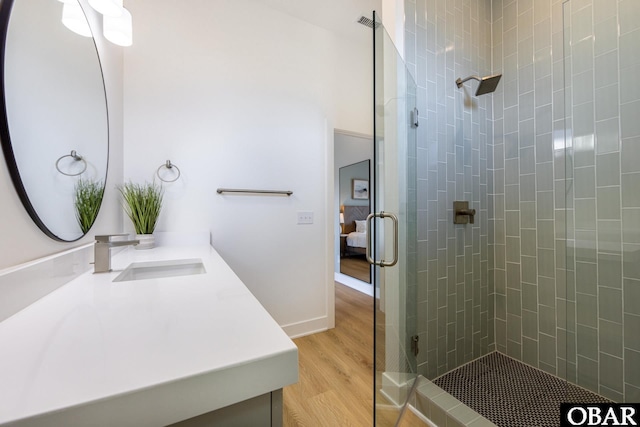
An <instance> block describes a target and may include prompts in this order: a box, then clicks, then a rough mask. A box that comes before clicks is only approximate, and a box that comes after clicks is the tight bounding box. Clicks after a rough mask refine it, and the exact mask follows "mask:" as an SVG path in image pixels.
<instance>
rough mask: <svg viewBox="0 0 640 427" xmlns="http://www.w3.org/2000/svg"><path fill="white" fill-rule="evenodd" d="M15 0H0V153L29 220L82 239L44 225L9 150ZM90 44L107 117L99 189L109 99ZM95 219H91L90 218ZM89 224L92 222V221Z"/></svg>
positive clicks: (52, 234) (44, 231)
mask: <svg viewBox="0 0 640 427" xmlns="http://www.w3.org/2000/svg"><path fill="white" fill-rule="evenodd" d="M14 1H15V0H0V95H1V96H0V145H2V153H3V155H4V159H5V162H6V164H7V168H8V169H9V174H10V175H11V181H12V182H13V187H14V188H15V190H16V193H18V197H19V198H20V201H22V205H23V206H24V208H25V209H26V211H27V213H28V214H29V216H30V217H31V219H32V220H33V222H34V223H35V224H36V225H37V226H38V228H40V230H41V231H42V232H43V233H44V234H46V235H47V236H48V237H50V238H51V239H53V240H55V241H58V242H75V241H78V240H80V239H82V238H83V237H84V236H86V234H87V233H82V234H81V235H80V237H78V238H77V239H73V240H65V239H62V238H60V237H58V236H57V235H56V234H54V233H53V232H52V231H51V230H50V229H49V227H47V226H46V225H45V223H44V222H43V221H42V219H41V218H40V216H39V215H38V213H37V212H36V210H35V208H34V207H33V204H32V203H31V200H29V195H28V194H27V191H26V189H25V187H24V184H23V182H22V178H21V177H20V170H19V169H18V164H17V162H16V158H15V155H14V152H13V147H12V144H11V135H10V132H9V120H8V115H7V104H6V99H5V72H4V65H5V51H6V43H7V31H8V29H9V20H10V18H11V10H12V9H13V4H14ZM92 41H93V45H94V48H95V52H96V57H97V60H98V65H99V67H100V77H101V79H102V88H103V91H104V99H105V113H106V121H107V154H106V155H107V161H106V165H105V173H104V186H103V189H106V184H107V177H108V173H109V148H110V147H109V145H110V140H111V135H110V129H109V102H108V100H107V89H106V86H105V81H104V71H103V68H102V61H101V60H100V54H99V52H98V47H97V46H96V42H95V39H94V38H93V37H92ZM103 201H104V198H103V199H102V200H101V201H100V207H99V208H98V212H100V209H101V208H102V202H103ZM94 223H95V220H94ZM92 226H93V224H92Z"/></svg>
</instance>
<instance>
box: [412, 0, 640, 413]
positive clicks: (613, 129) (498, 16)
mask: <svg viewBox="0 0 640 427" xmlns="http://www.w3.org/2000/svg"><path fill="white" fill-rule="evenodd" d="M405 9H406V10H405V12H406V23H407V25H406V33H405V38H406V40H407V41H408V42H407V43H406V47H407V50H406V52H405V54H406V55H405V56H406V58H405V59H406V60H407V62H408V65H409V68H410V70H411V71H412V73H413V75H414V76H417V85H418V93H419V98H420V97H425V99H424V101H422V103H423V104H422V105H423V107H422V108H421V109H420V115H421V116H422V117H421V118H422V119H423V122H422V123H424V124H426V125H425V126H421V128H420V129H419V136H418V158H419V159H422V161H421V162H420V164H419V167H418V171H417V176H418V181H419V182H418V210H419V217H420V218H423V220H421V221H420V224H421V226H423V225H424V227H425V230H420V231H419V233H420V242H419V244H418V257H419V259H420V260H421V262H420V263H419V273H418V278H419V280H418V288H419V289H418V295H419V303H420V309H424V308H425V307H426V308H427V310H429V313H427V314H426V315H419V316H418V318H419V319H420V324H419V325H418V331H419V333H420V335H421V338H422V339H424V340H425V342H427V349H426V352H427V354H426V355H424V356H422V357H421V360H420V364H419V372H420V373H422V374H423V375H425V376H427V377H428V378H431V379H432V378H434V377H435V376H438V375H440V374H442V373H443V372H446V371H448V370H451V369H453V368H455V367H456V366H458V365H460V364H462V363H465V362H467V361H469V360H471V359H472V358H477V357H479V356H481V355H483V354H486V353H487V352H489V351H492V350H494V349H497V350H499V351H501V352H504V353H506V354H508V355H510V356H512V357H515V358H517V359H520V360H522V361H524V362H525V363H528V364H530V365H532V366H536V367H539V368H540V369H543V370H545V371H547V372H549V373H552V374H555V375H558V376H560V377H562V378H566V379H568V380H569V381H571V382H574V383H576V384H578V385H581V386H583V387H586V388H588V389H590V390H593V391H595V392H597V393H600V394H602V395H604V396H605V397H608V398H611V399H614V400H617V401H634V400H635V401H638V400H640V368H639V366H640V338H638V337H640V335H639V334H638V333H637V331H638V330H639V329H640V308H639V307H640V191H638V189H639V188H640V119H639V118H640V79H639V78H638V75H640V19H638V17H640V2H639V1H637V0H617V1H616V0H567V1H563V0H535V1H532V0H493V1H491V0H455V1H451V0H405ZM495 72H502V73H503V77H502V81H501V82H500V84H499V86H498V89H497V91H496V92H495V93H494V94H493V95H485V96H480V97H475V96H473V93H474V89H475V84H476V83H475V82H470V83H467V84H466V85H465V88H464V89H457V88H456V86H455V83H454V81H455V79H456V78H458V77H466V76H467V75H470V74H478V75H487V74H490V73H495ZM565 120H566V121H565ZM565 141H566V144H567V147H566V148H567V149H566V150H565ZM458 199H463V200H469V201H470V202H471V207H473V208H475V209H477V210H478V216H476V219H479V221H476V224H474V225H473V226H471V225H468V226H455V225H453V224H452V221H451V219H452V210H451V206H450V205H451V201H453V200H458Z"/></svg>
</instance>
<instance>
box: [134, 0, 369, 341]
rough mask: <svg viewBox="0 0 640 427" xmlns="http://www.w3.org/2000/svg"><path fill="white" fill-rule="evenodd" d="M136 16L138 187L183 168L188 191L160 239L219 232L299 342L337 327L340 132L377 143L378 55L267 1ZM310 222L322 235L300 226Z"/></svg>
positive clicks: (237, 267) (165, 4) (171, 189)
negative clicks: (274, 193)
mask: <svg viewBox="0 0 640 427" xmlns="http://www.w3.org/2000/svg"><path fill="white" fill-rule="evenodd" d="M126 6H127V7H129V8H130V10H131V12H132V14H133V16H135V17H136V18H135V19H136V20H135V26H136V35H135V40H134V46H133V47H132V48H130V49H128V50H127V51H126V53H125V82H124V85H125V96H124V109H125V114H126V122H125V140H126V147H125V159H126V160H125V179H133V180H139V181H143V180H151V179H153V175H154V173H155V171H156V169H157V167H158V166H159V165H160V164H162V163H163V162H164V161H165V160H167V159H171V161H172V162H174V163H175V164H177V165H178V166H179V167H180V168H181V170H182V177H181V179H180V180H179V181H178V182H176V183H174V184H171V185H167V186H165V188H166V208H165V209H164V211H163V213H162V216H161V218H160V222H159V225H158V229H159V231H193V230H210V231H211V238H212V244H213V246H214V247H215V248H216V249H217V250H218V251H219V252H220V253H221V255H222V256H223V257H224V259H225V260H226V261H227V262H228V263H229V265H230V266H231V267H232V268H233V269H234V271H235V272H236V273H237V274H238V275H239V277H240V278H241V279H242V280H243V281H244V283H245V284H246V285H247V286H248V287H249V289H250V290H251V291H252V292H253V293H254V295H256V297H257V298H258V299H259V300H260V302H261V303H262V304H263V305H264V306H265V308H266V309H267V310H268V311H269V312H270V313H271V315H272V316H273V317H274V318H275V319H276V320H277V321H278V322H279V323H280V325H282V326H283V327H285V330H286V331H287V332H288V333H289V334H290V335H292V336H295V335H300V334H305V333H309V332H313V331H315V330H321V329H324V328H327V327H331V326H332V325H333V250H334V249H333V230H334V229H335V226H334V219H333V215H332V213H333V186H334V183H333V179H334V171H333V128H334V127H337V128H343V129H349V130H352V131H355V132H361V133H370V132H371V128H372V123H371V114H370V112H371V111H372V108H371V86H372V81H371V52H370V51H371V46H370V45H361V44H358V43H355V42H351V41H350V40H348V39H344V38H338V37H336V36H334V35H333V34H332V33H331V32H329V31H327V30H325V29H323V28H320V27H317V26H314V25H311V24H309V23H306V22H304V21H301V20H299V19H297V18H294V17H292V16H289V15H285V14H283V13H281V12H277V11H275V10H273V9H270V8H268V7H266V6H264V5H262V4H261V3H260V2H259V1H251V0H233V1H232V0H216V1H211V0H206V1H205V0H188V1H182V2H175V1H169V0H158V1H153V2H129V3H127V4H126ZM354 25H356V24H354ZM363 31H367V30H366V28H364V27H363ZM218 187H234V188H256V189H282V190H292V191H293V192H294V194H293V195H292V196H291V197H288V198H287V197H264V196H262V197H261V196H232V195H225V196H221V195H218V194H216V188H218ZM298 211H313V212H314V224H313V225H297V224H296V220H297V215H296V213H297V212H298Z"/></svg>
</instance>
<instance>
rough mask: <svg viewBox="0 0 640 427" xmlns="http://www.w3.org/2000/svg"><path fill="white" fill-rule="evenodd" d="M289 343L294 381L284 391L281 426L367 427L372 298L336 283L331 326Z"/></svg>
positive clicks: (369, 423) (370, 401) (370, 396)
mask: <svg viewBox="0 0 640 427" xmlns="http://www.w3.org/2000/svg"><path fill="white" fill-rule="evenodd" d="M294 342H295V343H296V345H297V346H298V354H299V369H300V379H299V381H298V383H297V384H293V385H290V386H288V387H285V389H284V425H285V427H297V426H309V427H318V426H322V427H333V426H336V427H338V426H339V427H346V426H358V427H359V426H363V427H371V426H372V424H373V300H372V297H370V296H367V295H364V294H362V293H360V292H358V291H355V290H353V289H350V288H348V287H346V286H344V285H341V284H339V283H336V327H335V328H334V329H331V330H329V331H326V332H322V333H318V334H314V335H309V336H306V337H302V338H298V339H295V340H294Z"/></svg>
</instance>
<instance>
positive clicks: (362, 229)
mask: <svg viewBox="0 0 640 427" xmlns="http://www.w3.org/2000/svg"><path fill="white" fill-rule="evenodd" d="M366 222H367V221H364V220H362V221H356V233H366V232H367V225H366Z"/></svg>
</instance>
